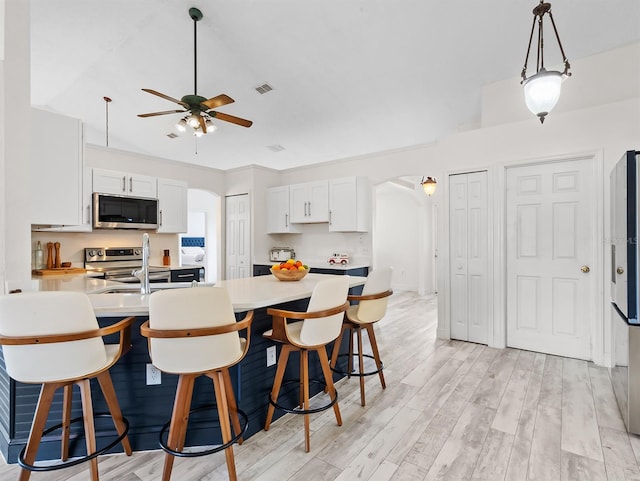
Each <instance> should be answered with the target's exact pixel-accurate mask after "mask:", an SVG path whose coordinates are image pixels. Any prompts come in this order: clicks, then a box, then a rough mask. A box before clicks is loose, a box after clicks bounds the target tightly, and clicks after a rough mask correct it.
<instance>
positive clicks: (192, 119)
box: [187, 114, 200, 129]
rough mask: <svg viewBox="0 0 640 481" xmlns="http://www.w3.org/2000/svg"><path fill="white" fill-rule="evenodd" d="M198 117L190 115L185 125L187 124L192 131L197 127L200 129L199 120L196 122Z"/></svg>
mask: <svg viewBox="0 0 640 481" xmlns="http://www.w3.org/2000/svg"><path fill="white" fill-rule="evenodd" d="M198 117H199V115H196V114H191V115H190V116H189V118H188V119H187V124H189V127H191V128H192V129H197V128H198V127H200V120H198Z"/></svg>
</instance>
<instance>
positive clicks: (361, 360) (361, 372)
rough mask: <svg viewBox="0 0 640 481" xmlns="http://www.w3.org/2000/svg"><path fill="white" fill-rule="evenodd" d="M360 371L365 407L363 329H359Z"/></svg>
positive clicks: (361, 403)
mask: <svg viewBox="0 0 640 481" xmlns="http://www.w3.org/2000/svg"><path fill="white" fill-rule="evenodd" d="M357 329H358V369H360V371H359V372H360V405H361V406H364V405H365V400H364V376H363V375H362V374H363V373H364V354H363V352H362V348H363V346H362V328H360V327H358V328H357Z"/></svg>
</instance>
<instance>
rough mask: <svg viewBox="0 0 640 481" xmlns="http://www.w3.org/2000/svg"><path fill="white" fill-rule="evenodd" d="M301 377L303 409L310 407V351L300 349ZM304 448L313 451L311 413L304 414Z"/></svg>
mask: <svg viewBox="0 0 640 481" xmlns="http://www.w3.org/2000/svg"><path fill="white" fill-rule="evenodd" d="M300 379H301V382H302V391H303V396H302V398H303V399H302V409H304V410H305V411H306V410H307V409H309V351H307V350H306V349H300ZM303 416H304V450H305V451H306V452H307V453H308V452H309V451H311V441H310V436H309V429H310V423H309V414H304V415H303Z"/></svg>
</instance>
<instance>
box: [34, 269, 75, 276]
mask: <svg viewBox="0 0 640 481" xmlns="http://www.w3.org/2000/svg"><path fill="white" fill-rule="evenodd" d="M85 272H87V270H86V269H84V268H83V267H53V268H51V269H34V270H32V271H31V273H32V274H35V275H36V276H51V275H56V274H57V275H60V274H84V273H85Z"/></svg>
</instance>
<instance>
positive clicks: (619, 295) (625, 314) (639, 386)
mask: <svg viewBox="0 0 640 481" xmlns="http://www.w3.org/2000/svg"><path fill="white" fill-rule="evenodd" d="M639 163H640V152H638V151H635V150H630V151H627V152H626V153H625V154H624V155H623V156H622V158H621V159H620V160H619V161H618V163H617V164H616V166H615V168H614V169H613V171H612V172H611V177H610V186H611V322H612V329H613V340H614V343H613V344H614V347H613V361H614V364H615V366H614V367H613V368H612V369H611V370H610V375H611V382H612V384H613V390H614V393H615V395H616V399H617V401H618V406H619V407H620V411H621V413H622V418H623V419H624V423H625V425H626V427H627V431H629V432H631V433H635V434H640V321H639V319H638V302H639V299H640V297H639V296H638V284H639V283H638V267H639V257H638V254H639V253H638V229H639V225H638V224H639V223H638V215H639V213H640V210H639V205H638V201H639V200H640V199H639V196H640V188H639V184H638V182H639V180H640V179H639V174H640V165H639Z"/></svg>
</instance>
